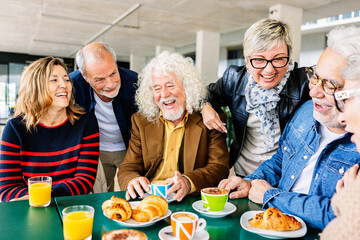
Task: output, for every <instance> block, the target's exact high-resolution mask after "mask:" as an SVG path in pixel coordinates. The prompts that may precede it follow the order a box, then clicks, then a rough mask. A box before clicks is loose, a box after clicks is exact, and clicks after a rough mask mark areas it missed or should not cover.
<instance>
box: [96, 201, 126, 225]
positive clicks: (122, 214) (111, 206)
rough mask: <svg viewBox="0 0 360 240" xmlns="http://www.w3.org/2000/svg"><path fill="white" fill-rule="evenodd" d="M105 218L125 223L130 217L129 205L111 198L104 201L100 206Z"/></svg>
mask: <svg viewBox="0 0 360 240" xmlns="http://www.w3.org/2000/svg"><path fill="white" fill-rule="evenodd" d="M101 208H102V210H103V212H104V214H105V216H107V217H108V218H110V219H115V220H119V221H126V220H128V219H129V218H130V217H131V215H132V209H131V206H130V203H129V202H127V201H126V200H125V199H122V198H118V197H115V196H112V197H111V199H110V200H106V201H105V202H104V203H103V204H102V206H101Z"/></svg>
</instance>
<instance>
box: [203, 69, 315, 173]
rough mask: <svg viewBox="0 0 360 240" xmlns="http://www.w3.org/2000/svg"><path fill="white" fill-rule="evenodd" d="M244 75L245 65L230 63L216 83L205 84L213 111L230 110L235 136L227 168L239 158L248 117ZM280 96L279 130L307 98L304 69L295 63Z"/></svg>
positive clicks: (278, 107) (307, 90) (307, 89)
mask: <svg viewBox="0 0 360 240" xmlns="http://www.w3.org/2000/svg"><path fill="white" fill-rule="evenodd" d="M245 75H246V67H245V66H241V67H239V66H233V65H232V66H230V67H229V68H228V69H226V71H225V72H224V74H223V76H222V77H221V78H220V79H219V80H218V81H217V82H216V83H211V84H210V85H209V86H208V89H209V92H210V94H209V98H208V101H209V102H210V104H211V105H212V106H213V107H214V108H215V110H217V111H220V110H221V107H224V106H228V107H229V109H230V111H231V115H232V117H231V118H232V122H233V126H234V131H235V138H234V140H233V142H232V143H231V147H230V162H229V164H230V167H232V166H233V165H234V164H235V162H236V160H237V159H238V157H239V153H240V150H241V148H242V144H243V141H244V137H245V130H246V122H247V119H248V117H249V113H248V112H246V98H245V86H246V84H247V79H245ZM280 98H281V100H280V101H279V103H278V106H277V109H278V111H279V117H280V129H281V132H283V130H284V128H285V125H286V123H287V122H288V121H289V120H290V118H291V117H292V115H293V114H294V113H295V111H296V110H297V109H298V108H299V107H300V105H301V104H302V103H304V102H306V101H307V100H309V99H311V98H310V96H309V84H308V80H307V77H306V73H305V68H297V64H295V66H294V70H293V71H292V72H291V74H290V77H289V79H288V81H287V83H286V85H285V86H284V89H283V90H282V91H281V93H280Z"/></svg>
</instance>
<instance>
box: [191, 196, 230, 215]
mask: <svg viewBox="0 0 360 240" xmlns="http://www.w3.org/2000/svg"><path fill="white" fill-rule="evenodd" d="M192 207H193V209H194V210H195V211H197V212H199V213H201V214H202V215H204V216H206V217H210V218H221V217H225V216H226V215H229V214H231V213H233V212H235V211H236V206H235V205H234V204H232V203H230V202H226V204H225V208H224V210H222V211H220V212H211V211H209V210H206V209H205V208H204V204H203V203H202V200H199V201H196V202H194V203H193V204H192Z"/></svg>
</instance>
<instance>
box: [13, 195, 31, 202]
mask: <svg viewBox="0 0 360 240" xmlns="http://www.w3.org/2000/svg"><path fill="white" fill-rule="evenodd" d="M21 200H29V195H25V196H23V197H19V198H13V199H11V200H10V202H12V201H21Z"/></svg>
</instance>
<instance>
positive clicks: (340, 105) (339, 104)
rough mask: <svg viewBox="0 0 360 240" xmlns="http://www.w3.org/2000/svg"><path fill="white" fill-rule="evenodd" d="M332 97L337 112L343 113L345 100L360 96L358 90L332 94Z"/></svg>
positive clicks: (359, 90)
mask: <svg viewBox="0 0 360 240" xmlns="http://www.w3.org/2000/svg"><path fill="white" fill-rule="evenodd" d="M333 96H334V101H335V106H336V108H337V110H339V112H343V111H344V108H345V104H346V100H348V99H349V98H353V97H358V96H360V88H358V89H350V90H343V91H339V92H334V93H333Z"/></svg>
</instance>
